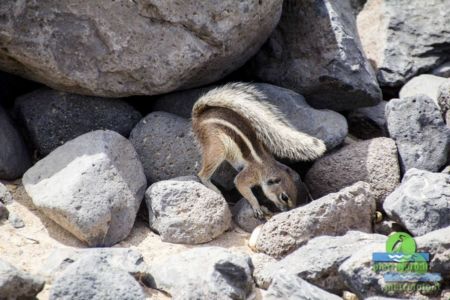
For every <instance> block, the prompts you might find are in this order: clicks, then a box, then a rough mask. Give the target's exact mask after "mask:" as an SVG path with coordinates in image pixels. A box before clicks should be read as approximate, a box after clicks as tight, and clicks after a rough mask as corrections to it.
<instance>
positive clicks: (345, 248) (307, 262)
mask: <svg viewBox="0 0 450 300" xmlns="http://www.w3.org/2000/svg"><path fill="white" fill-rule="evenodd" d="M385 240H386V237H385V236H383V235H378V234H367V233H362V232H358V231H349V232H347V233H346V234H345V235H343V236H337V237H334V236H320V237H316V238H314V239H312V240H310V241H308V243H307V244H306V245H304V246H302V247H300V248H299V249H297V250H295V251H294V252H292V253H291V254H289V255H288V256H286V257H285V258H283V259H282V260H280V261H278V262H273V263H270V264H268V265H267V266H266V267H265V268H264V269H263V270H262V271H261V274H262V275H261V277H263V278H265V282H264V285H263V286H262V287H263V288H267V285H269V284H270V283H271V281H272V278H273V277H274V276H276V274H280V273H282V274H289V275H295V276H298V277H301V278H302V279H305V280H307V281H308V282H310V283H312V284H314V285H316V286H318V287H320V288H322V289H325V290H327V291H328V292H331V293H335V294H342V292H343V291H344V290H345V289H346V286H345V284H344V282H343V280H342V278H341V277H340V275H339V273H338V269H339V266H340V265H341V264H342V263H343V262H344V261H345V260H346V259H348V258H349V257H350V256H351V255H352V254H353V253H354V252H355V249H359V248H361V247H362V246H364V245H367V244H371V243H377V242H384V241H385Z"/></svg>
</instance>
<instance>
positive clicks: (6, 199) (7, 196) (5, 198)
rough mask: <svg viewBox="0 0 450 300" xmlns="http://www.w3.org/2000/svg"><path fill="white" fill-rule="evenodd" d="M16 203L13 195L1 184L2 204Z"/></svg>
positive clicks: (0, 195)
mask: <svg viewBox="0 0 450 300" xmlns="http://www.w3.org/2000/svg"><path fill="white" fill-rule="evenodd" d="M13 201H14V199H13V197H12V195H11V193H10V192H9V191H8V189H7V188H6V186H5V185H4V184H2V183H1V182H0V202H2V203H3V204H10V203H12V202H13Z"/></svg>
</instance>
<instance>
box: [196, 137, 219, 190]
mask: <svg viewBox="0 0 450 300" xmlns="http://www.w3.org/2000/svg"><path fill="white" fill-rule="evenodd" d="M202 146H203V149H202V152H203V155H202V168H201V170H200V172H199V173H198V177H199V178H200V181H201V182H202V183H203V184H204V185H205V186H206V187H208V188H210V189H211V190H213V191H215V192H217V193H219V194H222V193H221V192H220V190H219V189H218V188H217V187H216V186H215V185H214V184H213V183H212V182H211V177H212V175H213V174H214V172H215V171H216V170H217V168H218V167H219V166H220V165H221V164H222V162H223V161H224V160H225V153H224V151H223V147H222V146H221V144H220V142H219V143H217V142H216V143H211V142H210V143H205V144H203V145H202Z"/></svg>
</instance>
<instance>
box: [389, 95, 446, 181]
mask: <svg viewBox="0 0 450 300" xmlns="http://www.w3.org/2000/svg"><path fill="white" fill-rule="evenodd" d="M386 120H387V124H388V130H389V134H390V136H391V137H392V138H393V139H394V140H395V143H396V144H397V148H398V152H399V158H400V166H401V168H402V171H403V172H406V171H407V170H409V169H411V168H417V169H423V170H428V171H432V172H436V171H438V170H439V169H440V168H441V167H442V166H444V165H445V164H446V162H447V158H448V154H449V151H450V127H447V126H446V125H445V123H444V121H443V119H442V116H441V113H440V111H439V109H438V108H437V106H436V105H435V104H434V102H433V100H431V99H430V98H428V97H427V96H425V95H416V96H414V97H407V98H403V99H393V100H391V101H389V103H388V104H387V105H386Z"/></svg>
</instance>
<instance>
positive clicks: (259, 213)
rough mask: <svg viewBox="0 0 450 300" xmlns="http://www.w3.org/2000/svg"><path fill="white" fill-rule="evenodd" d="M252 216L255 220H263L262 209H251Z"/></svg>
mask: <svg viewBox="0 0 450 300" xmlns="http://www.w3.org/2000/svg"><path fill="white" fill-rule="evenodd" d="M253 215H254V216H255V218H257V219H259V220H265V218H264V212H263V211H262V209H261V208H260V207H258V208H254V209H253Z"/></svg>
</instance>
